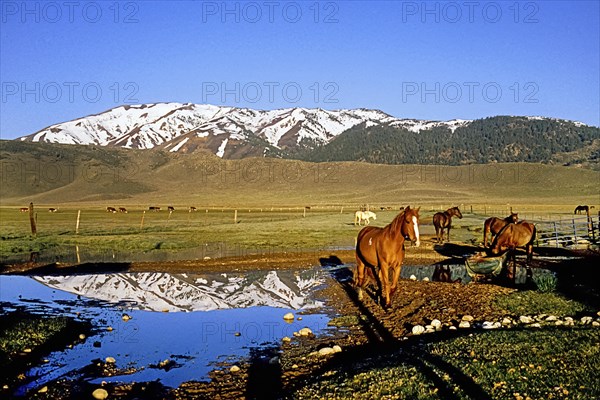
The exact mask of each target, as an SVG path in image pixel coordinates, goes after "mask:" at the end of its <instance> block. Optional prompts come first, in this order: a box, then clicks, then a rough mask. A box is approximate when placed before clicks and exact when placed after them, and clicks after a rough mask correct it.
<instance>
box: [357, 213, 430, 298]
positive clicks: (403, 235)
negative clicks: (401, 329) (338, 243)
mask: <svg viewBox="0 0 600 400" xmlns="http://www.w3.org/2000/svg"><path fill="white" fill-rule="evenodd" d="M419 209H420V207H419V208H417V209H414V208H410V206H409V207H406V208H405V209H404V210H403V211H401V212H400V213H399V214H398V215H397V216H396V217H395V218H394V219H393V220H392V222H390V223H389V224H388V225H386V226H385V227H383V228H379V227H375V226H366V227H364V228H363V229H361V231H360V232H359V233H358V238H357V240H356V274H355V277H354V278H355V279H354V283H355V285H356V286H357V287H358V299H359V300H362V298H363V290H362V289H363V287H364V286H365V285H366V283H367V274H368V273H369V272H371V273H372V275H373V277H375V280H376V281H377V283H378V285H379V293H380V295H381V297H382V300H383V306H384V307H385V308H388V307H390V306H391V305H392V301H391V296H392V294H393V293H394V291H395V290H396V287H397V286H398V278H399V277H400V270H401V268H402V261H404V253H405V250H404V241H405V239H410V241H411V242H413V243H415V244H416V246H417V247H418V246H419V245H420V244H421V242H420V240H419ZM366 268H369V270H366ZM390 272H391V273H392V284H391V286H390V282H389V280H390Z"/></svg>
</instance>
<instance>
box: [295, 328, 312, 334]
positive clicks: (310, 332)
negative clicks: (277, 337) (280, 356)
mask: <svg viewBox="0 0 600 400" xmlns="http://www.w3.org/2000/svg"><path fill="white" fill-rule="evenodd" d="M298 334H299V335H300V336H309V335H312V331H311V330H310V328H302V329H300V330H299V331H298Z"/></svg>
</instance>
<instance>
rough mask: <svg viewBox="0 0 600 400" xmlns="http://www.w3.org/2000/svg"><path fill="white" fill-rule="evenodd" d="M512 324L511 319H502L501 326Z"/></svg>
mask: <svg viewBox="0 0 600 400" xmlns="http://www.w3.org/2000/svg"><path fill="white" fill-rule="evenodd" d="M512 323H513V321H512V319H510V318H508V317H504V318H502V325H511V324H512Z"/></svg>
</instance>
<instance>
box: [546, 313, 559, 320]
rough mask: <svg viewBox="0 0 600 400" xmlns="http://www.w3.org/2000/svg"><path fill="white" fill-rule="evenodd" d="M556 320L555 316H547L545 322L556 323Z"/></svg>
mask: <svg viewBox="0 0 600 400" xmlns="http://www.w3.org/2000/svg"><path fill="white" fill-rule="evenodd" d="M557 319H558V318H557V317H556V315H548V316H547V317H546V322H554V321H556V320H557Z"/></svg>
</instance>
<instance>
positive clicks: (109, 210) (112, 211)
mask: <svg viewBox="0 0 600 400" xmlns="http://www.w3.org/2000/svg"><path fill="white" fill-rule="evenodd" d="M106 212H109V213H116V212H117V209H116V208H114V207H106Z"/></svg>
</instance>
